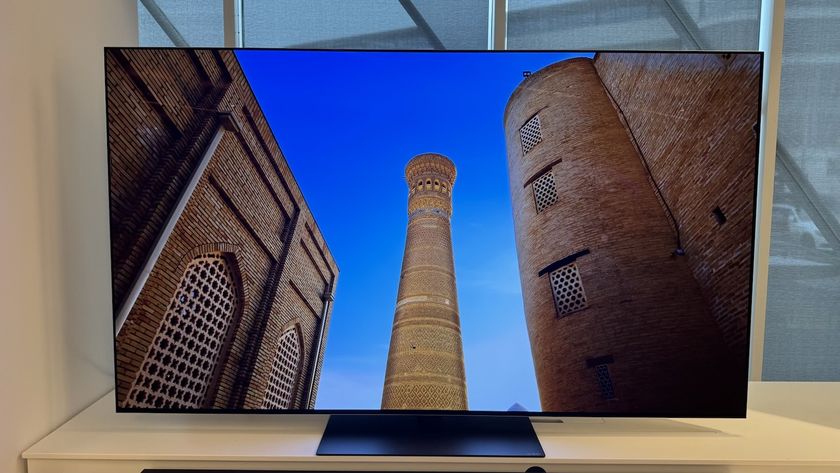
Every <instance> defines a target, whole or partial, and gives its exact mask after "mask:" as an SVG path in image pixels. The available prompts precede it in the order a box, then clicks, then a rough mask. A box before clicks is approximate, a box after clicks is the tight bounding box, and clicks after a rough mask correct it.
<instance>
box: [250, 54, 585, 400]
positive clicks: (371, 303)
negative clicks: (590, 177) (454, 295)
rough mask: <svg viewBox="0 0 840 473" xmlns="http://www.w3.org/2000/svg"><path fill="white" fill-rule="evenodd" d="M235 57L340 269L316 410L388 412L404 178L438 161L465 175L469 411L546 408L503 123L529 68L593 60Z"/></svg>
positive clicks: (461, 231) (456, 237) (462, 245)
mask: <svg viewBox="0 0 840 473" xmlns="http://www.w3.org/2000/svg"><path fill="white" fill-rule="evenodd" d="M236 54H237V57H238V58H239V61H240V63H241V65H242V68H243V70H244V71H245V75H246V76H247V78H248V81H249V82H250V84H251V87H252V88H253V90H254V93H255V95H256V97H257V100H258V101H259V103H260V106H261V107H262V110H263V112H264V113H265V116H266V118H267V119H268V123H269V125H270V126H271V129H272V131H273V132H274V135H275V137H276V138H277V141H278V143H279V144H280V147H281V149H282V150H283V154H284V155H285V157H286V160H287V161H288V163H289V166H290V167H291V169H292V172H293V173H294V175H295V178H296V179H297V181H298V184H299V185H300V187H301V189H302V190H303V194H304V196H305V197H306V201H307V203H308V204H309V207H310V208H311V210H312V213H313V214H314V216H315V219H316V221H317V222H318V226H319V227H320V229H321V231H322V233H323V234H324V238H325V239H326V242H327V245H328V246H329V248H330V250H331V251H332V254H333V256H334V257H335V259H336V261H337V263H338V265H339V269H340V274H339V278H338V285H337V287H336V298H335V303H334V307H333V313H332V322H331V325H330V329H329V337H328V340H327V348H326V352H325V358H324V367H323V372H322V375H321V384H320V386H319V388H318V399H317V403H316V408H318V409H378V408H379V407H380V401H381V397H382V386H383V382H384V379H385V365H386V360H387V356H388V343H389V340H390V335H391V323H392V321H393V316H394V307H395V304H396V297H397V285H398V281H399V275H400V267H401V264H402V254H403V246H404V244H405V232H406V224H407V220H408V216H407V213H406V203H407V198H408V189H407V186H406V183H405V181H404V175H403V171H404V168H405V163H406V162H407V161H408V160H409V159H411V157H412V156H414V155H416V154H419V153H423V152H435V153H441V154H444V155H446V156H448V157H449V158H450V159H452V161H454V162H455V165H456V167H457V168H458V178H457V181H456V182H455V187H454V189H453V200H454V203H453V207H454V212H453V216H452V238H453V250H454V253H455V274H456V278H457V280H456V283H457V287H458V298H459V306H460V315H461V331H462V335H463V342H464V362H465V367H466V373H467V394H468V403H469V408H470V409H471V410H507V409H508V408H509V407H510V406H511V405H512V404H513V403H515V402H518V403H520V404H522V405H523V406H525V407H526V408H528V409H529V410H539V397H538V394H537V387H536V382H535V379H534V369H533V363H532V359H531V351H530V345H529V343H528V336H527V332H526V327H525V318H524V315H523V309H522V298H521V286H520V282H519V275H518V269H517V268H518V266H517V260H516V249H515V244H514V235H513V216H512V212H511V207H510V193H509V189H508V180H507V163H506V152H505V139H504V130H503V124H502V115H503V113H504V107H505V104H506V103H507V100H508V98H509V97H510V94H511V92H513V90H514V89H515V88H516V86H517V85H518V84H519V83H520V82H521V81H522V72H523V71H536V70H538V69H541V68H542V67H544V66H546V65H549V64H551V63H554V62H557V61H561V60H563V59H566V58H568V57H571V56H580V55H581V54H567V53H429V52H412V53H396V52H338V51H333V52H329V51H268V50H250V51H249V50H243V51H237V53H236ZM586 56H589V57H591V56H592V55H591V54H586Z"/></svg>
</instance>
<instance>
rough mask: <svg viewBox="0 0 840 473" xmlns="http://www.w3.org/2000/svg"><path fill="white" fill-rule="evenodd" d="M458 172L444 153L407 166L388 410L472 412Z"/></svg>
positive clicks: (384, 399)
mask: <svg viewBox="0 0 840 473" xmlns="http://www.w3.org/2000/svg"><path fill="white" fill-rule="evenodd" d="M455 174H456V173H455V165H454V164H453V163H452V161H450V160H449V159H448V158H446V157H445V156H442V155H439V154H432V153H428V154H421V155H418V156H415V157H414V158H412V159H411V161H409V162H408V164H407V165H406V169H405V177H406V181H407V182H408V187H409V194H408V232H407V235H406V241H405V253H404V255H403V264H402V272H401V273H400V287H399V292H398V295H397V308H396V312H395V313H394V326H393V329H392V332H391V346H390V350H389V352H388V366H387V369H386V372H385V388H384V390H383V393H382V408H383V409H459V410H466V409H467V387H466V381H465V377H464V354H463V349H462V346H461V325H460V322H459V318H458V296H457V294H456V289H455V267H454V264H453V258H452V236H451V231H450V218H451V216H452V186H453V184H454V183H455Z"/></svg>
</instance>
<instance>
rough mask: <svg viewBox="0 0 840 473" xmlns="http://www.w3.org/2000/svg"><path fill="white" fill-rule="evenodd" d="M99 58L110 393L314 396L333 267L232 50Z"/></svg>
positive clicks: (146, 402)
mask: <svg viewBox="0 0 840 473" xmlns="http://www.w3.org/2000/svg"><path fill="white" fill-rule="evenodd" d="M105 66H106V72H107V75H106V85H107V111H108V147H109V161H110V168H109V170H110V197H111V216H110V218H111V252H112V275H113V281H114V285H113V300H114V312H115V319H116V323H115V326H116V334H115V336H116V343H115V351H116V353H115V357H116V371H117V386H116V388H117V403H118V405H119V406H120V407H123V408H138V407H144V408H163V409H194V408H204V409H208V408H225V409H241V408H244V409H261V408H264V409H306V408H311V407H313V406H314V403H315V397H316V395H317V386H318V380H319V377H320V369H321V363H322V360H323V354H324V344H325V340H326V336H327V329H328V327H329V317H330V301H331V300H332V294H333V291H334V288H335V284H336V278H337V276H338V268H337V266H336V263H335V261H334V260H333V258H332V255H331V254H330V251H329V249H328V248H327V246H326V244H325V242H324V238H323V236H322V235H321V233H320V231H319V229H318V226H317V224H316V222H315V220H314V217H313V216H312V214H311V212H310V210H309V208H308V207H307V205H306V202H305V201H304V197H303V195H302V194H301V190H300V188H299V187H298V185H297V183H296V182H295V178H294V176H293V175H292V173H291V171H290V169H289V167H288V165H287V163H286V161H285V159H284V157H283V154H282V152H281V151H280V148H279V147H278V145H277V142H276V141H275V138H274V136H273V134H272V132H271V130H270V128H269V126H268V123H267V122H266V120H265V117H264V116H263V113H262V111H261V109H260V106H259V104H258V103H257V101H256V99H255V97H254V95H253V93H252V91H251V89H250V86H249V85H248V82H247V80H246V78H245V76H244V74H243V72H242V69H241V68H240V66H239V63H238V62H237V59H236V56H235V55H234V53H233V52H231V51H212V50H166V49H157V50H135V49H108V50H107V51H106V55H105Z"/></svg>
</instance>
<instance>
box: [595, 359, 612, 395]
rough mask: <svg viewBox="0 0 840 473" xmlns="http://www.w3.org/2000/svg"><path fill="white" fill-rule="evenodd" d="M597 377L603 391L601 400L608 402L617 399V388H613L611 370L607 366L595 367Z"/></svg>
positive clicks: (599, 386)
mask: <svg viewBox="0 0 840 473" xmlns="http://www.w3.org/2000/svg"><path fill="white" fill-rule="evenodd" d="M595 376H596V380H597V381H598V388H599V389H600V390H601V398H603V399H606V400H612V399H615V388H614V387H613V382H612V377H610V368H609V366H607V365H606V364H602V365H597V366H595Z"/></svg>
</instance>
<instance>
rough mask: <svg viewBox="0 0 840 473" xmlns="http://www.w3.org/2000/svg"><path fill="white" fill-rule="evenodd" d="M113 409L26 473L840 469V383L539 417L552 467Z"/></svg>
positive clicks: (79, 425)
mask: <svg viewBox="0 0 840 473" xmlns="http://www.w3.org/2000/svg"><path fill="white" fill-rule="evenodd" d="M113 406H114V397H113V392H112V393H110V394H108V395H106V396H105V397H103V398H102V399H100V400H99V401H97V402H96V403H94V404H93V405H91V406H90V407H89V408H87V409H86V410H84V411H83V412H81V413H80V414H79V415H77V416H76V417H74V418H73V419H71V420H70V421H68V422H67V423H66V424H64V425H62V426H61V427H59V428H58V429H57V430H56V431H54V432H53V433H51V434H49V435H48V436H47V437H45V438H44V439H43V440H41V441H40V442H38V443H36V444H35V445H33V446H32V447H31V448H29V449H28V450H26V451H25V452H24V453H23V457H24V458H25V459H26V461H27V464H28V471H29V473H139V472H140V471H141V470H143V469H144V468H172V469H188V468H192V469H215V470H236V469H243V470H268V471H287V470H298V471H300V470H311V471H330V470H366V471H377V470H381V471H476V472H479V471H481V472H496V471H510V472H516V471H519V472H524V471H525V470H526V469H527V468H528V467H531V466H540V467H542V468H544V469H545V470H546V471H548V472H564V473H574V472H588V473H594V472H632V473H642V472H644V473H658V472H669V473H670V472H673V473H683V472H690V473H700V472H703V473H705V472H710V473H711V472H714V473H722V472H735V473H739V472H743V473H775V472H792V473H817V472H819V473H824V472H825V473H827V472H840V383H764V382H763V383H751V384H750V400H749V412H748V414H747V419H746V420H744V419H687V420H686V419H589V418H587V419H575V418H567V419H564V420H565V421H566V422H565V423H559V422H556V421H543V420H537V421H536V422H535V424H534V425H535V428H536V431H537V434H538V435H539V438H540V441H541V443H542V445H543V448H544V449H545V452H546V457H545V458H543V459H521V458H502V459H499V458H462V457H446V458H443V457H318V456H315V449H316V448H317V446H318V441H319V440H320V437H321V432H322V431H323V428H324V425H325V423H326V419H327V417H326V416H314V415H309V416H264V415H245V414H229V415H189V414H178V415H173V414H116V413H114V407H113Z"/></svg>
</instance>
